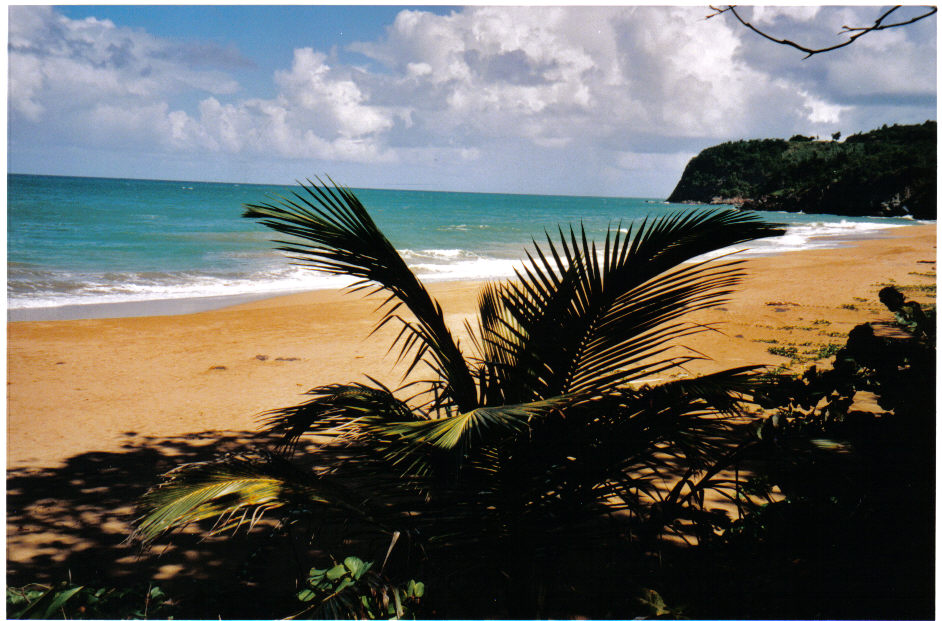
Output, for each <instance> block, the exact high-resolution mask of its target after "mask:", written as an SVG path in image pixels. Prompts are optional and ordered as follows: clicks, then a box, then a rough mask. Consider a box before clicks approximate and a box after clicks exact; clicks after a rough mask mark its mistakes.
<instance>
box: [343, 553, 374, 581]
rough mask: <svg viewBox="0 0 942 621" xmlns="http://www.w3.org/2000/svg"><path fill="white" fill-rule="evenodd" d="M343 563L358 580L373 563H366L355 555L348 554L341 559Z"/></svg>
mask: <svg viewBox="0 0 942 621" xmlns="http://www.w3.org/2000/svg"><path fill="white" fill-rule="evenodd" d="M343 564H344V566H345V567H346V568H347V569H349V570H350V575H352V576H353V579H354V580H359V579H360V578H361V577H362V576H363V574H365V573H366V572H367V570H369V568H370V567H372V566H373V563H367V562H365V561H363V560H361V559H359V558H357V557H355V556H348V557H347V558H345V559H344V560H343Z"/></svg>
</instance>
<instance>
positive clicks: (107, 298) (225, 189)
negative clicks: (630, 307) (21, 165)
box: [7, 174, 919, 321]
mask: <svg viewBox="0 0 942 621" xmlns="http://www.w3.org/2000/svg"><path fill="white" fill-rule="evenodd" d="M338 181H355V180H338ZM351 185H352V184H351ZM295 187H296V186H266V185H251V184H238V183H202V182H192V181H151V180H139V179H100V178H82V177H52V176H40V175H20V174H8V175H7V306H8V310H7V318H8V320H11V321H17V320H25V319H57V318H69V319H74V318H83V317H110V316H125V315H141V314H173V313H180V312H191V311H193V310H201V309H207V308H212V307H220V306H224V305H227V304H230V303H233V302H234V301H238V300H241V299H247V298H250V297H256V298H257V297H263V296H270V295H277V294H283V293H291V292H298V291H306V290H311V289H324V288H340V287H343V286H345V285H346V284H349V282H350V281H349V280H344V279H343V278H341V277H336V276H328V275H324V274H320V273H318V272H315V271H313V270H310V269H308V268H304V267H300V266H297V265H293V264H292V263H291V261H290V260H289V259H288V258H287V257H286V256H283V255H282V254H280V253H278V252H277V251H275V250H274V246H275V244H274V243H273V241H272V239H273V237H274V233H273V232H271V231H269V230H268V229H266V228H265V227H263V226H262V225H260V224H259V223H258V222H255V221H252V220H248V219H245V218H242V217H241V214H242V211H243V208H242V206H243V205H244V204H246V203H257V202H262V201H266V200H268V199H269V198H270V197H272V196H275V195H288V194H289V193H290V192H291V191H292V190H293V189H295ZM354 192H355V194H356V195H357V196H358V197H359V198H360V200H361V201H362V202H363V204H364V205H365V206H366V207H367V209H368V210H369V212H370V214H371V215H372V216H373V218H374V219H375V220H376V222H377V224H378V225H379V226H380V228H381V229H382V230H383V231H384V232H385V234H386V236H387V237H388V238H389V239H390V240H391V241H392V243H393V245H394V246H395V247H396V248H397V249H398V250H399V251H400V253H401V254H402V256H403V258H404V259H405V260H406V262H407V263H408V264H409V265H410V266H411V267H412V268H413V270H415V271H416V273H417V274H419V276H420V277H421V278H422V279H423V280H426V281H442V280H465V279H475V280H483V279H493V278H508V277H512V276H513V274H514V268H515V267H517V266H519V265H520V264H521V261H522V259H523V257H524V251H525V249H527V248H528V247H530V246H532V242H531V240H533V239H536V240H543V239H545V234H544V232H545V231H549V232H550V234H551V235H552V236H553V237H556V236H557V233H556V231H557V227H558V226H563V227H566V228H568V226H569V225H573V226H575V227H578V226H580V225H584V226H585V228H586V230H587V232H588V234H589V236H590V237H592V238H595V239H601V238H602V237H603V236H604V235H605V232H606V230H607V229H609V228H610V227H621V228H625V227H627V226H628V224H630V223H631V222H634V221H637V220H639V219H641V218H644V217H646V216H648V217H650V216H656V215H659V214H664V213H667V212H672V211H675V210H681V209H682V210H688V209H703V208H708V207H698V206H686V205H670V204H667V203H665V202H664V201H663V199H660V198H607V197H590V196H539V195H519V194H475V193H456V192H426V191H403V190H375V189H354ZM757 213H759V214H760V215H761V216H762V217H763V219H766V220H768V221H771V222H776V223H781V224H784V225H786V226H787V227H788V231H787V234H786V235H785V236H784V237H779V238H773V239H769V240H761V241H757V242H753V243H751V244H748V245H747V246H748V248H747V249H746V250H745V253H746V254H774V253H779V252H789V251H793V250H803V249H808V248H826V247H834V246H837V245H840V244H844V243H847V242H849V241H852V240H855V239H860V238H865V237H868V236H874V235H880V234H881V233H886V232H887V230H888V229H890V228H891V227H896V226H911V225H917V224H919V223H918V222H915V221H913V220H906V219H898V218H897V219H894V218H848V217H840V216H828V215H820V214H813V215H812V214H808V215H806V214H791V213H782V212H757Z"/></svg>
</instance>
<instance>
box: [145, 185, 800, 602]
mask: <svg viewBox="0 0 942 621" xmlns="http://www.w3.org/2000/svg"><path fill="white" fill-rule="evenodd" d="M246 215H247V216H248V217H252V218H256V219H259V220H260V221H261V222H262V223H263V224H265V225H266V226H268V227H269V228H271V229H273V230H275V231H277V232H279V233H281V234H282V235H284V236H285V240H284V241H283V242H282V245H281V248H282V249H283V250H285V251H287V252H289V253H291V254H292V255H293V256H294V258H295V259H296V260H297V261H299V262H301V263H302V264H306V265H308V266H310V267H312V268H315V269H318V270H321V271H326V272H330V273H340V274H348V275H353V276H355V277H357V278H358V279H359V282H358V283H357V284H355V285H353V286H352V289H353V290H355V291H366V292H368V293H369V294H372V295H382V296H383V301H382V302H381V304H380V309H381V310H382V311H383V314H382V315H381V318H380V322H379V327H382V326H395V327H397V328H398V335H397V337H396V339H395V341H394V344H393V347H394V348H395V347H398V348H399V360H401V361H403V362H405V363H406V365H407V367H408V368H407V370H406V378H408V377H409V376H410V375H412V374H413V372H414V371H415V370H416V369H417V368H419V367H422V368H423V369H424V370H425V371H426V372H431V375H432V378H431V379H424V378H423V379H422V380H421V381H413V382H412V383H409V384H406V386H405V387H406V388H409V389H410V392H412V393H417V394H414V395H413V396H410V397H409V398H407V399H400V398H399V396H397V394H396V393H395V392H394V391H392V390H390V389H388V388H386V387H385V386H383V385H381V384H379V383H377V382H375V381H371V382H370V383H368V384H367V383H349V384H332V385H328V386H321V387H317V388H314V389H312V390H311V391H309V392H308V397H309V398H308V400H307V401H305V402H304V403H301V404H299V405H295V406H290V407H285V408H281V409H278V410H274V411H272V412H268V413H267V414H266V415H265V420H266V427H267V431H268V432H269V433H270V435H271V436H272V437H273V438H275V451H274V452H262V451H259V453H257V454H249V455H244V456H240V455H229V456H224V457H222V458H220V459H219V460H216V461H213V462H204V463H199V464H189V465H184V466H181V467H180V468H177V469H176V470H173V471H171V472H169V473H167V474H166V475H165V476H164V479H163V482H162V483H161V484H160V485H159V486H157V487H156V488H154V489H153V490H151V491H150V492H148V494H147V495H146V496H145V497H144V498H143V505H144V515H143V517H142V518H141V521H140V522H139V527H138V530H137V536H138V537H140V538H141V539H143V540H144V541H152V540H154V539H155V538H156V537H158V536H160V535H161V534H163V533H166V532H169V531H172V530H174V529H176V528H180V527H183V526H185V525H187V524H190V523H192V522H195V521H200V520H215V525H214V527H213V530H214V531H217V532H218V531H225V530H235V529H237V528H238V527H239V526H240V525H242V524H245V525H247V526H251V525H252V524H254V523H256V522H257V520H258V519H259V517H260V515H261V513H262V512H264V511H269V510H270V511H278V512H280V515H282V516H283V520H285V521H286V522H290V523H291V525H292V526H295V527H298V528H307V529H309V538H310V539H311V540H313V541H314V542H315V545H316V546H318V549H319V550H323V551H327V552H328V553H329V552H330V551H331V550H333V549H337V548H339V547H341V546H342V547H344V548H345V550H344V554H347V553H348V552H347V551H346V549H347V548H349V547H350V546H351V545H353V546H361V547H362V549H364V550H367V551H369V550H372V549H375V547H376V546H378V545H382V542H383V541H384V540H386V541H388V538H389V536H390V535H391V534H393V533H401V534H402V539H401V540H402V541H403V542H404V543H402V544H400V546H399V547H397V548H396V549H395V553H394V554H393V555H392V557H391V559H390V560H391V566H393V567H394V569H392V570H391V571H392V573H391V575H392V576H394V578H392V580H393V581H394V582H397V580H398V578H395V576H403V577H405V576H422V577H423V580H424V581H425V583H426V584H428V585H429V592H430V593H432V594H436V595H437V596H438V597H440V598H441V599H439V600H437V601H438V602H439V605H440V606H451V607H452V608H450V609H449V610H447V611H442V610H441V609H440V612H442V613H443V614H446V615H447V613H448V612H449V611H450V612H451V613H452V614H462V615H471V616H478V615H483V616H494V615H502V614H503V615H506V614H510V615H514V616H540V615H544V614H546V611H553V613H554V614H556V613H566V614H569V613H572V614H576V612H578V611H585V610H586V609H587V608H586V607H587V606H588V607H591V606H596V607H598V606H600V604H599V603H598V602H591V601H590V602H586V601H585V600H584V599H583V600H580V602H581V603H579V604H575V603H572V600H573V599H574V598H577V597H578V594H580V593H581V592H582V591H581V590H580V589H579V588H576V587H575V586H573V585H575V584H579V583H585V584H591V583H593V582H594V581H595V580H596V576H597V574H598V568H597V565H598V561H597V559H598V558H599V555H610V554H613V553H614V551H615V550H617V549H621V548H620V546H623V545H627V544H630V543H633V542H644V543H646V544H648V545H654V544H655V543H656V542H657V540H658V537H659V534H660V533H662V531H663V530H664V529H671V528H681V526H678V524H679V522H680V521H681V520H680V518H681V517H683V518H684V521H685V523H686V524H689V523H690V522H693V523H694V524H695V525H696V526H697V528H700V530H701V531H703V532H710V531H712V529H713V528H714V526H715V525H716V524H718V520H719V518H718V517H717V516H716V515H715V514H713V513H711V512H709V511H707V510H705V509H704V507H703V498H704V491H705V490H706V489H707V488H709V487H711V486H717V485H728V482H726V481H724V480H723V479H721V478H720V477H717V474H718V473H719V472H721V471H722V469H723V468H724V467H725V466H726V465H728V464H729V463H731V462H732V461H733V460H735V459H736V458H738V455H739V454H740V452H741V451H740V447H739V446H738V444H737V440H736V439H735V435H734V434H735V431H734V428H733V427H732V426H731V425H730V424H729V420H728V416H729V415H732V414H737V413H741V408H740V404H741V400H742V396H743V394H745V393H748V392H749V391H751V390H752V388H753V383H754V381H755V379H756V373H755V371H756V368H755V367H741V368H735V369H730V370H726V371H721V372H717V373H713V374H710V375H706V376H702V377H695V378H688V379H683V380H674V381H664V382H652V381H651V380H652V378H656V377H660V376H663V375H666V374H668V373H669V372H670V371H672V370H674V369H677V368H678V367H680V366H682V365H684V364H685V363H687V362H689V361H691V360H694V359H696V358H697V357H699V356H698V355H697V354H694V353H687V352H686V351H684V350H679V351H678V349H677V348H675V346H676V345H677V344H678V342H679V340H680V339H682V338H683V337H685V336H689V335H692V334H696V333H699V332H702V331H705V330H709V329H711V328H710V326H704V325H700V324H696V323H690V322H687V321H685V320H684V319H685V316H686V315H687V314H688V313H690V312H693V311H696V310H700V309H705V308H711V307H714V306H717V305H720V304H723V303H724V302H725V301H726V300H727V296H728V295H729V293H730V291H731V290H732V288H733V287H735V286H736V285H737V283H739V282H740V280H741V278H742V276H743V271H742V261H740V260H729V259H716V260H708V261H704V262H700V263H697V262H692V261H691V260H692V259H694V258H696V257H698V256H700V255H703V254H705V253H708V252H712V251H715V250H719V249H722V248H725V247H727V246H729V245H732V244H735V243H740V242H743V241H747V240H751V239H756V238H759V237H765V236H771V235H778V234H781V232H782V231H781V230H780V229H777V228H775V227H774V226H771V225H768V224H765V223H762V222H761V221H760V220H759V219H758V218H756V217H755V216H753V215H750V214H745V213H740V212H737V211H735V210H725V209H724V210H713V211H698V212H688V213H678V214H673V215H668V216H665V217H662V218H658V219H656V220H653V221H648V222H645V223H644V224H642V225H641V226H636V227H631V228H630V230H629V231H628V232H627V233H623V232H622V231H621V230H620V228H615V229H613V230H612V232H610V233H609V234H608V235H606V237H605V238H604V239H603V240H602V241H601V242H600V243H598V244H596V243H593V242H590V241H589V240H588V239H586V236H585V233H584V231H582V230H579V231H577V230H575V229H572V228H570V229H569V230H568V231H564V230H562V229H560V231H559V236H558V238H556V239H553V238H552V237H550V235H549V234H547V236H546V243H545V244H544V245H538V244H534V247H533V248H532V249H531V251H530V253H529V254H528V258H529V261H528V263H527V264H526V266H525V267H522V268H521V270H520V272H519V276H518V278H517V279H516V280H514V281H511V282H506V283H492V284H489V285H487V286H486V287H485V288H484V290H483V291H482V293H481V295H480V298H479V312H478V320H477V325H473V324H471V323H468V324H467V329H468V333H469V334H470V335H471V341H472V342H471V345H472V347H473V348H474V352H473V354H472V355H470V356H466V355H465V354H464V352H463V351H462V349H461V347H460V343H458V341H457V340H456V339H454V338H453V336H452V334H451V332H450V330H449V329H448V327H447V325H446V323H445V320H444V315H443V312H442V310H441V308H440V306H439V305H438V303H437V302H436V301H435V300H434V299H433V298H432V297H431V295H430V294H429V292H428V291H427V290H426V289H425V287H424V285H423V284H422V283H421V282H420V281H419V280H418V279H417V278H416V277H415V275H414V274H413V273H412V272H411V271H410V270H409V269H408V267H407V266H406V264H405V263H404V261H403V260H402V258H401V257H400V256H399V254H398V253H397V252H396V250H395V249H394V248H393V247H392V245H391V244H390V243H389V241H388V240H387V239H386V238H385V236H384V235H383V234H382V232H381V231H379V229H378V228H377V227H376V225H375V223H374V222H373V220H372V219H371V217H370V216H369V214H368V213H367V211H366V209H365V207H364V206H363V205H362V204H361V203H360V202H359V200H358V199H357V197H356V196H355V195H353V193H351V192H350V191H349V190H348V189H346V188H343V187H336V186H335V187H333V188H327V187H320V186H313V185H311V186H303V187H302V189H301V190H299V191H297V192H295V193H293V195H292V197H291V198H290V199H289V198H284V199H279V200H275V201H273V202H269V203H264V204H260V205H251V206H248V207H247V211H246ZM427 375H428V373H426V376H427ZM309 436H317V437H318V438H320V439H321V440H322V442H321V443H320V444H318V446H317V447H316V449H312V450H308V449H309V448H310V447H309V446H308V445H306V444H303V443H301V442H300V440H301V439H302V438H304V437H309ZM302 449H303V450H302ZM675 475H676V476H675ZM665 485H668V487H667V491H666V492H665V491H664V489H665ZM629 525H634V526H632V528H631V530H629V528H628V526H629ZM684 527H685V526H684ZM305 532H308V531H305ZM627 533H631V534H630V536H629V535H628V534H627ZM306 536H307V535H306ZM397 536H398V535H397ZM361 556H364V557H367V552H365V553H363V554H362V555H361ZM620 562H624V560H623V559H622V560H621V561H620ZM345 567H346V565H345ZM567 567H584V568H586V569H585V570H581V569H580V570H579V571H572V570H569V569H567ZM328 571H333V572H334V574H331V575H328V574H327V573H324V574H316V575H315V574H312V575H310V576H309V577H308V581H309V588H308V590H309V591H310V593H306V594H305V597H312V598H314V599H315V600H317V601H319V602H320V601H321V600H320V599H318V598H327V597H329V595H324V593H326V592H327V591H330V592H331V593H334V594H335V595H334V597H333V598H332V599H330V600H329V601H335V600H338V599H342V598H341V597H340V594H347V593H348V591H349V592H350V593H351V594H352V593H355V592H356V591H355V590H351V589H352V584H349V583H345V582H344V581H345V580H352V581H353V582H354V583H358V580H361V579H362V577H361V578H360V579H358V578H356V576H355V575H354V574H353V573H350V572H353V571H354V570H353V569H352V568H350V567H347V569H346V570H344V569H342V568H341V569H333V570H328ZM344 571H347V572H348V573H347V574H343V572H344ZM364 571H365V570H364ZM369 575H371V574H369V573H368V572H367V573H366V574H363V576H369ZM334 578H338V579H339V582H336V581H335V579H334ZM324 579H326V580H327V582H324ZM603 579H609V578H608V577H603ZM310 580H314V582H313V583H311V582H310ZM456 584H460V585H462V587H461V589H456V588H455V587H454V585H456ZM343 585H346V586H343ZM318 589H320V590H318ZM480 593H488V594H489V595H491V597H489V598H487V599H482V598H480V597H478V596H477V595H479V594H480ZM344 597H346V595H344ZM324 601H328V600H327V599H324ZM565 602H569V603H568V604H567V603H565ZM567 606H569V607H570V608H567ZM596 609H599V608H596ZM382 610H385V608H383V607H379V608H375V609H374V611H375V612H376V614H381V611H382ZM601 610H605V609H604V608H601ZM475 613H476V614H475Z"/></svg>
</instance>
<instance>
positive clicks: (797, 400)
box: [665, 290, 936, 619]
mask: <svg viewBox="0 0 942 621" xmlns="http://www.w3.org/2000/svg"><path fill="white" fill-rule="evenodd" d="M880 298H881V300H883V301H884V302H885V303H887V306H888V308H890V309H891V310H892V309H893V308H899V307H901V306H903V305H911V304H914V303H913V302H911V301H906V300H904V299H903V298H902V297H901V296H900V295H899V292H898V291H897V290H894V291H881V296H880ZM908 308H909V309H910V311H911V314H910V317H917V318H918V319H919V320H918V322H917V323H918V324H919V328H918V329H915V330H913V332H912V336H911V337H909V338H899V337H892V338H891V337H883V338H881V337H878V336H876V335H875V334H874V332H873V330H872V327H871V326H870V325H869V324H862V325H860V326H857V327H856V328H854V329H853V330H852V331H851V332H850V334H849V335H848V337H847V343H846V345H845V346H844V347H843V348H841V349H840V350H839V351H838V352H836V353H835V357H834V361H833V365H832V366H833V368H832V369H830V370H826V371H819V370H818V369H817V368H815V367H812V368H810V369H808V370H807V371H806V372H805V373H804V374H803V375H802V376H801V377H794V376H790V375H787V374H785V373H779V374H775V375H772V376H770V377H769V381H768V383H767V384H766V385H765V390H764V391H759V393H757V395H756V400H757V402H758V403H759V404H761V405H762V406H763V407H765V408H769V409H775V413H774V414H773V415H771V416H769V417H768V418H767V419H765V420H764V421H763V423H762V424H761V425H760V426H758V427H757V435H758V436H759V438H760V440H761V442H760V444H759V445H758V446H756V447H755V450H754V452H753V453H752V454H751V458H750V470H751V471H752V472H753V473H754V474H753V475H752V476H751V477H750V478H748V479H747V480H746V481H745V482H744V483H743V484H742V485H741V486H740V489H739V491H740V494H739V496H738V500H739V502H738V508H739V510H740V511H741V517H740V518H739V519H738V520H736V521H735V522H734V523H732V524H731V525H730V527H729V528H727V529H726V530H725V532H724V533H723V536H722V537H721V538H718V539H714V540H710V541H708V542H706V543H705V544H704V545H702V546H700V547H699V548H698V549H697V550H695V551H694V552H693V553H691V554H690V555H688V556H685V557H684V558H683V561H684V562H682V563H677V564H676V565H674V566H673V567H672V571H673V572H674V573H672V574H671V575H669V576H668V577H667V578H665V582H666V583H668V584H671V585H672V586H673V592H666V593H667V594H668V595H670V596H671V597H672V599H674V598H677V597H681V598H682V601H685V602H687V603H688V610H690V611H693V612H695V613H696V616H697V617H700V618H730V617H735V618H764V617H770V616H774V617H775V618H809V619H810V618H929V617H931V616H932V615H933V606H934V586H935V585H934V580H933V577H934V561H935V559H934V552H933V548H932V546H931V541H932V540H933V538H934V530H935V518H934V515H935V508H934V507H935V489H934V486H935V482H934V477H933V476H932V473H933V472H934V465H935V464H934V462H935V447H934V438H935V434H934V428H935V424H936V423H935V339H934V336H930V335H932V334H933V333H934V321H932V322H931V324H932V325H929V319H928V317H925V316H922V317H920V316H919V315H918V313H916V312H915V309H916V307H912V306H908ZM862 391H866V392H867V393H873V395H875V397H876V399H877V403H878V404H879V405H880V406H881V407H882V408H884V409H885V410H886V412H885V413H883V414H873V413H868V412H867V411H862V410H858V409H856V408H854V407H852V405H853V403H854V400H855V396H857V394H858V393H859V392H862ZM773 490H774V492H775V493H774V494H773ZM783 496H784V497H783Z"/></svg>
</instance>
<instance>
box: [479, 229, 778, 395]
mask: <svg viewBox="0 0 942 621" xmlns="http://www.w3.org/2000/svg"><path fill="white" fill-rule="evenodd" d="M781 233H782V231H781V229H777V228H775V227H773V226H771V225H768V224H766V223H763V222H761V221H760V220H759V219H758V218H756V217H755V216H752V215H750V214H741V213H738V212H733V211H708V212H695V213H692V214H675V215H671V216H665V217H663V218H660V219H657V220H654V221H653V222H651V223H647V222H645V223H642V225H641V226H640V227H638V229H637V230H636V232H635V233H634V234H633V235H632V232H631V230H630V229H629V232H628V234H626V235H625V236H622V235H621V233H620V231H617V230H616V231H615V232H614V233H612V232H611V231H610V232H609V234H608V235H606V238H605V243H604V249H603V251H602V253H601V260H600V259H599V252H598V251H597V248H596V247H595V245H594V244H592V243H590V242H588V241H587V240H586V238H585V232H584V230H583V231H581V234H580V235H579V236H577V235H576V233H575V231H574V230H572V229H570V231H569V234H568V236H567V235H566V234H564V233H562V232H560V237H559V241H558V242H557V243H554V242H553V241H552V239H550V238H549V236H547V250H546V251H543V250H542V249H540V247H539V246H538V245H537V246H536V248H535V250H534V253H533V254H531V255H529V259H530V262H529V265H527V266H526V267H525V268H524V269H523V270H522V271H521V272H518V280H517V281H516V282H513V283H508V284H505V285H503V286H499V287H493V288H492V289H490V290H487V291H486V292H485V295H483V296H482V299H481V302H480V314H481V320H480V327H479V332H480V334H479V336H478V337H477V339H476V343H478V345H479V347H480V348H481V350H482V355H481V358H482V360H483V362H482V363H481V364H484V365H485V366H488V367H489V369H488V377H491V378H492V381H494V382H496V383H500V384H502V385H503V386H502V388H501V391H503V394H507V386H511V387H519V389H518V390H519V391H518V393H517V394H516V395H514V396H516V397H517V398H518V399H523V398H528V399H535V398H545V397H548V396H551V395H554V394H561V393H565V392H569V391H573V390H577V391H604V390H608V389H611V388H613V387H614V386H616V385H618V384H620V383H624V382H626V381H630V380H631V379H635V378H637V377H640V376H643V375H645V374H649V373H651V372H652V370H657V371H663V370H665V369H667V368H670V367H672V366H676V365H677V364H682V363H683V362H684V361H686V360H689V359H690V358H689V357H685V356H681V357H676V358H673V359H671V358H667V359H662V361H660V362H654V363H651V362H645V360H647V359H650V358H652V357H653V356H659V355H662V354H664V353H665V352H666V351H667V347H668V346H669V344H670V343H671V342H672V341H674V340H676V339H677V338H678V337H680V336H687V335H690V334H693V333H695V332H697V331H700V330H703V329H708V328H706V327H704V326H699V325H696V324H678V323H671V322H675V320H677V319H678V318H680V317H682V316H683V315H685V314H688V313H690V312H693V311H696V310H702V309H705V308H709V307H711V306H715V305H717V304H721V303H723V302H724V301H726V297H727V296H728V295H729V293H730V292H731V291H732V288H733V287H734V286H735V285H736V284H738V283H739V281H740V280H741V278H742V275H743V271H742V269H741V263H742V262H741V261H732V262H730V261H725V262H717V261H715V260H713V261H706V262H703V263H700V264H685V262H686V261H689V260H690V259H692V258H694V257H696V256H698V255H701V254H703V253H706V252H711V251H716V250H719V249H722V248H724V247H726V246H728V245H730V244H734V243H740V242H743V241H747V240H750V239H756V238H759V237H766V236H770V235H778V234H781ZM496 392H497V391H496V390H495V389H486V390H482V393H483V394H491V393H496Z"/></svg>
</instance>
